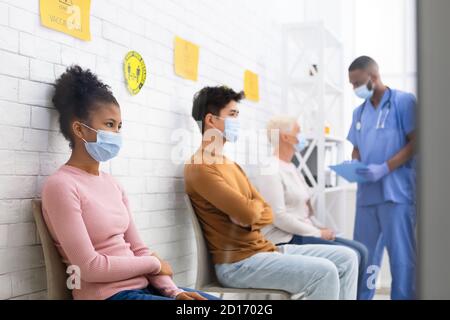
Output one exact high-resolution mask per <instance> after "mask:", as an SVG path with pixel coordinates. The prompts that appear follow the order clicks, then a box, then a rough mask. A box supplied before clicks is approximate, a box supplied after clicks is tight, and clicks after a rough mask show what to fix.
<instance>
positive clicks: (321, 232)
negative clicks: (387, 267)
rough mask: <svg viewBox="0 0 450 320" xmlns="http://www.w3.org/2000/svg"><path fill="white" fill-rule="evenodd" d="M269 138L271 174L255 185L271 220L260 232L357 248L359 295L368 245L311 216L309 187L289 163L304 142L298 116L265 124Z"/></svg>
mask: <svg viewBox="0 0 450 320" xmlns="http://www.w3.org/2000/svg"><path fill="white" fill-rule="evenodd" d="M267 133H268V139H269V142H270V143H271V144H272V147H273V149H274V156H273V158H272V161H273V163H272V167H274V168H277V169H276V170H275V171H274V172H271V174H261V175H260V176H259V177H258V181H257V185H258V189H259V191H260V193H261V194H262V196H263V197H264V199H265V200H266V201H267V202H268V203H269V204H270V206H271V207H272V210H273V213H274V222H273V224H272V225H269V226H266V227H264V228H263V229H262V232H263V234H264V236H265V237H266V239H268V240H270V241H272V242H273V243H275V244H277V245H282V244H296V245H305V244H323V245H342V246H346V247H349V248H351V249H353V250H354V251H356V253H357V254H358V258H359V277H358V298H359V296H360V295H359V293H360V292H361V289H362V286H364V285H366V284H363V283H361V279H362V276H363V274H364V272H366V268H367V255H368V252H367V249H366V247H365V246H364V245H363V244H361V243H359V242H356V241H354V240H348V239H343V238H339V237H336V235H335V232H334V231H333V230H331V229H329V228H326V227H324V226H323V225H321V223H319V222H318V220H317V219H315V218H314V210H313V207H312V205H311V196H312V194H311V190H310V188H309V186H308V185H307V183H306V181H305V179H304V177H303V175H302V174H300V172H299V170H298V169H297V168H296V167H295V165H294V164H293V163H292V159H293V157H294V155H295V153H296V152H301V151H302V150H303V149H304V148H305V147H306V145H307V141H306V139H305V137H304V135H303V134H302V133H301V132H300V126H299V124H298V122H297V119H295V118H293V117H289V116H275V117H273V118H272V119H271V120H270V121H269V123H268V125H267Z"/></svg>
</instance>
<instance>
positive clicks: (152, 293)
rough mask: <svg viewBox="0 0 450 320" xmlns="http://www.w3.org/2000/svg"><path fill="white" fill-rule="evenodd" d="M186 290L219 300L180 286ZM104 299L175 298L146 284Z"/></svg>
mask: <svg viewBox="0 0 450 320" xmlns="http://www.w3.org/2000/svg"><path fill="white" fill-rule="evenodd" d="M180 289H183V290H184V291H186V292H197V293H198V294H200V295H202V296H203V297H205V298H206V299H208V300H220V299H219V298H217V297H214V296H212V295H210V294H207V293H204V292H201V291H197V290H194V289H189V288H180ZM106 300H175V298H168V297H164V296H162V295H161V294H160V293H159V291H158V290H156V289H155V288H152V287H150V286H148V287H147V288H144V289H135V290H124V291H120V292H118V293H116V294H115V295H113V296H112V297H109V298H108V299H106Z"/></svg>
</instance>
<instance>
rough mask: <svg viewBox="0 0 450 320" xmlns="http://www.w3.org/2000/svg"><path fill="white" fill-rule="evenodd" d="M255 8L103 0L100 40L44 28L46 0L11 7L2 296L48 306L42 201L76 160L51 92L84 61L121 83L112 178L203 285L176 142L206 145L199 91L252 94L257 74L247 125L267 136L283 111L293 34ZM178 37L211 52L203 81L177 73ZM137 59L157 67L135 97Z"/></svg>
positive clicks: (3, 56)
mask: <svg viewBox="0 0 450 320" xmlns="http://www.w3.org/2000/svg"><path fill="white" fill-rule="evenodd" d="M265 5H266V6H268V5H270V2H268V1H266V3H265ZM254 7H256V8H257V7H258V6H257V3H256V1H206V0H196V1H192V0H189V1H188V0H171V1H169V0H166V1H160V0H146V1H142V0H135V1H119V0H109V1H106V0H93V1H92V10H91V32H92V41H91V42H83V41H79V40H77V39H74V38H71V37H69V36H67V35H64V34H61V33H57V32H55V31H52V30H49V29H46V28H44V27H42V26H40V22H39V16H38V1H37V0H34V1H30V0H21V1H19V0H0V136H1V138H0V299H10V298H43V297H45V287H46V283H45V270H44V267H43V255H42V250H41V247H40V245H39V243H38V239H37V235H36V229H35V225H34V223H33V218H32V215H31V201H30V200H31V199H32V198H35V197H39V194H40V190H41V187H42V184H43V182H44V180H45V178H46V177H47V176H48V175H50V174H52V173H53V172H54V171H55V170H56V169H57V168H58V167H59V166H60V165H62V164H63V163H64V162H65V161H66V160H67V158H68V155H69V148H68V144H67V142H66V141H65V140H64V139H63V138H62V136H61V135H60V134H59V133H58V124H57V118H56V112H55V110H54V108H53V106H52V105H51V101H50V99H51V95H52V85H51V84H52V83H53V82H54V80H55V78H57V77H58V76H59V75H60V74H61V73H62V72H63V71H64V69H65V67H66V66H68V65H70V64H73V63H79V64H80V65H81V66H83V67H85V68H91V69H92V70H93V71H94V72H96V73H97V74H98V75H99V76H100V77H101V79H102V80H104V81H105V82H106V83H108V84H109V85H111V86H112V89H113V91H114V94H115V95H116V97H117V98H118V101H119V103H120V105H121V108H122V116H123V119H124V129H123V132H124V135H125V146H124V149H123V151H122V152H121V154H120V157H119V158H118V159H116V160H113V161H112V163H111V164H107V165H105V166H104V169H105V170H107V171H110V172H111V173H112V174H113V175H114V176H116V177H117V178H118V179H119V180H120V181H121V183H122V184H123V185H124V187H125V189H126V190H127V192H128V194H129V197H130V200H131V205H132V209H133V213H134V216H135V219H136V221H137V225H138V227H139V229H140V234H141V236H142V238H143V239H144V240H145V242H146V243H147V244H148V245H149V246H150V247H151V248H152V249H153V250H156V251H157V252H159V253H160V254H161V255H162V257H164V258H166V259H168V260H169V262H170V263H172V265H173V267H174V271H175V274H176V275H175V280H176V282H177V283H178V284H179V285H184V286H191V285H193V283H194V276H195V257H194V255H193V254H194V250H195V247H194V242H193V233H192V228H191V226H190V223H189V221H188V220H187V218H186V214H185V205H184V203H183V198H182V195H183V180H182V165H178V164H172V163H171V162H170V161H169V159H170V158H169V157H170V152H171V147H172V146H173V143H174V142H173V141H172V140H171V134H172V131H173V130H174V129H175V128H185V129H187V130H189V131H190V135H191V136H192V137H193V139H192V146H194V145H195V144H196V142H198V134H197V135H196V134H195V133H196V132H197V130H198V129H197V128H196V124H195V123H194V122H193V120H192V119H191V117H190V111H191V103H192V96H193V94H194V93H195V92H196V91H198V90H199V89H200V88H201V87H203V86H205V85H217V84H226V85H228V86H231V87H233V88H235V89H236V90H240V89H242V87H243V80H242V77H243V73H244V69H246V68H248V69H251V70H253V71H254V72H256V73H258V74H259V75H260V87H261V102H260V103H258V104H255V103H250V102H244V103H243V104H242V110H241V114H242V121H243V123H244V124H245V126H247V127H248V128H255V129H256V128H261V127H263V125H264V124H265V121H266V120H267V118H268V117H269V116H270V115H271V114H272V113H274V112H276V111H277V110H278V109H279V108H280V104H279V103H280V102H279V101H280V99H279V96H280V85H279V83H280V81H279V74H280V70H279V66H280V58H279V50H280V46H279V44H278V43H279V40H280V38H281V37H280V35H279V33H278V31H277V29H276V28H274V26H273V25H272V23H271V22H270V21H271V19H269V15H270V12H271V11H270V10H268V11H266V10H261V9H260V10H253V8H254ZM266 8H267V7H266ZM175 35H179V36H182V37H184V38H186V39H188V40H190V41H193V42H195V43H197V44H199V45H200V47H201V52H200V68H199V81H198V82H191V81H187V80H183V79H181V78H178V77H176V76H175V75H174V73H173V66H172V58H173V47H172V46H173V38H174V36H175ZM128 50H137V51H139V52H140V53H141V55H142V56H143V58H144V59H145V61H146V63H147V71H148V75H147V82H146V85H145V87H144V88H143V90H142V91H141V92H140V94H139V95H137V96H134V97H132V96H130V95H129V94H128V93H127V91H126V89H125V85H124V83H123V76H122V60H123V58H124V56H125V54H126V53H127V51H128Z"/></svg>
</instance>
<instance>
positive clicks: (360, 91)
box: [355, 79, 374, 100]
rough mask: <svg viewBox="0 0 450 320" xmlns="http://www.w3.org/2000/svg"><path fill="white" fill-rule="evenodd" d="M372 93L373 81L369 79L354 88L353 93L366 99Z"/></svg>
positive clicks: (370, 96)
mask: <svg viewBox="0 0 450 320" xmlns="http://www.w3.org/2000/svg"><path fill="white" fill-rule="evenodd" d="M373 93H374V88H373V82H372V80H370V79H369V81H367V83H366V84H364V85H362V86H359V87H358V88H356V89H355V94H356V96H357V97H359V98H361V99H364V100H367V99H370V98H372V96H373Z"/></svg>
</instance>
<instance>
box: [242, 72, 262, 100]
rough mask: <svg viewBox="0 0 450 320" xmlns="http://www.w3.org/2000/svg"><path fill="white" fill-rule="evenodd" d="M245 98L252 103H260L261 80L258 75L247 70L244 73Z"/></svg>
mask: <svg viewBox="0 0 450 320" xmlns="http://www.w3.org/2000/svg"><path fill="white" fill-rule="evenodd" d="M244 92H245V98H246V99H248V100H250V101H255V102H258V101H259V79H258V75H257V74H256V73H253V72H251V71H250V70H246V71H245V73H244Z"/></svg>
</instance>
